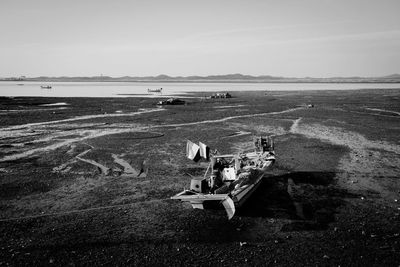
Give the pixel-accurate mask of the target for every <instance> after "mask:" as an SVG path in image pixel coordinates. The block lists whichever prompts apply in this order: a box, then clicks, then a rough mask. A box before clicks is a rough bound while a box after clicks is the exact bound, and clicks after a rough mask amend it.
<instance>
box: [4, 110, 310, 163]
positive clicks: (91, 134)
mask: <svg viewBox="0 0 400 267" xmlns="http://www.w3.org/2000/svg"><path fill="white" fill-rule="evenodd" d="M299 109H303V107H297V108H291V109H287V110H283V111H273V112H265V113H256V114H246V115H237V116H230V117H225V118H221V119H215V120H205V121H196V122H187V123H175V124H164V125H153V126H151V128H152V129H154V128H169V127H181V126H192V125H198V124H208V123H220V122H225V121H228V120H232V119H238V118H251V117H257V116H266V115H278V114H284V113H289V112H293V111H296V110H299ZM162 110H164V109H151V110H145V111H139V112H133V113H128V114H127V113H125V114H102V115H90V116H81V117H75V118H71V119H65V120H59V121H50V122H40V123H32V124H24V125H18V126H11V127H8V128H3V129H0V140H1V137H2V136H4V135H3V133H4V132H9V135H10V136H12V135H13V134H15V132H14V133H13V132H12V131H13V130H17V131H18V130H21V129H24V128H30V127H32V126H33V127H35V126H43V125H48V124H57V123H60V122H61V123H63V122H69V121H76V120H86V119H90V118H100V117H119V116H133V115H140V114H144V113H149V112H155V111H162ZM146 129H148V126H139V125H137V126H136V127H135V128H133V129H132V128H127V129H115V128H103V129H97V130H86V131H85V132H84V133H85V134H86V136H81V137H77V138H71V139H67V140H65V141H62V142H58V143H55V144H52V145H48V146H45V147H39V148H35V149H31V150H28V151H24V152H21V153H17V154H13V155H8V156H5V157H3V158H0V162H6V161H14V160H18V159H22V158H26V157H29V156H32V155H34V154H39V153H43V152H47V151H52V150H55V149H58V148H60V147H63V146H66V145H70V144H72V143H76V142H82V141H85V140H88V139H92V138H96V137H101V136H106V135H112V134H119V133H130V132H139V131H145V130H146ZM18 132H19V131H18ZM19 133H20V132H19ZM26 134H31V131H30V130H29V131H27V132H26ZM68 134H71V133H68ZM80 134H82V133H80ZM22 136H23V135H22ZM43 140H44V139H43ZM46 140H48V141H50V140H51V137H49V138H46Z"/></svg>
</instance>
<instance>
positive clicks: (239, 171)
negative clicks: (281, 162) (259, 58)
mask: <svg viewBox="0 0 400 267" xmlns="http://www.w3.org/2000/svg"><path fill="white" fill-rule="evenodd" d="M254 144H255V151H253V152H248V153H239V154H237V155H234V154H229V155H218V153H214V155H209V153H208V152H207V151H209V149H208V147H207V146H206V145H204V144H202V143H199V145H197V144H194V143H192V142H191V141H188V143H187V147H186V152H187V156H188V158H189V159H192V160H195V161H196V160H198V159H199V158H201V157H203V158H205V159H207V158H209V160H210V164H209V166H208V168H207V170H206V173H205V174H204V176H203V177H193V178H192V180H191V183H190V189H185V190H183V191H182V192H180V193H178V194H176V195H174V196H172V197H171V199H176V200H181V201H184V202H189V203H190V204H191V205H192V207H193V208H195V209H209V208H211V209H214V208H224V209H225V211H226V212H227V215H228V219H231V218H232V217H233V216H234V215H235V212H236V209H238V208H240V207H241V206H242V205H243V204H244V203H245V202H246V200H247V199H248V198H249V197H250V196H251V194H252V193H253V192H254V191H255V190H256V189H257V188H258V186H259V185H260V183H261V180H262V178H263V176H264V175H265V174H266V172H267V171H268V170H270V169H271V168H272V166H273V164H274V163H275V153H274V144H273V140H272V139H271V138H270V137H259V138H255V140H254Z"/></svg>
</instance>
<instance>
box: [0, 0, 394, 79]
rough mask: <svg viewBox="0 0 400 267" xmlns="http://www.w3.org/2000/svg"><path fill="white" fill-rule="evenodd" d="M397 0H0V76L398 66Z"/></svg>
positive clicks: (324, 72) (308, 72)
mask: <svg viewBox="0 0 400 267" xmlns="http://www.w3.org/2000/svg"><path fill="white" fill-rule="evenodd" d="M399 14H400V0H379V1H378V0H376V1H371V0H275V1H272V0H270V1H267V0H265V1H262V0H259V1H256V0H246V1H245V0H241V1H235V0H230V1H219V0H211V1H209V0H198V1H190V0H182V1H177V0H159V1H157V0H143V1H139V0H136V1H134V0H132V1H128V0H126V1H124V0H93V1H89V0H76V1H75V0H65V1H58V0H46V1H45V0H25V1H22V0H0V77H5V76H19V75H26V76H40V75H46V76H63V75H66V76H81V75H82V76H83V75H85V76H86V75H87V76H92V75H100V74H103V75H109V76H124V75H130V76H145V75H158V74H167V75H172V76H179V75H182V76H187V75H210V74H228V73H243V74H250V75H264V74H266V75H275V76H290V77H305V76H313V77H332V76H380V75H387V74H393V73H400V15H399Z"/></svg>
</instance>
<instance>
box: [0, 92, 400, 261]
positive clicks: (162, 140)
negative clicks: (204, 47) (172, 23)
mask: <svg viewBox="0 0 400 267" xmlns="http://www.w3.org/2000/svg"><path fill="white" fill-rule="evenodd" d="M204 95H205V93H193V94H192V95H190V98H188V99H187V105H183V106H163V107H162V108H160V107H157V106H156V105H155V103H156V102H157V100H158V99H149V98H32V97H18V98H6V97H2V98H0V122H1V127H0V209H1V213H0V231H1V236H0V243H1V247H0V265H47V264H54V265H68V264H75V265H87V264H95V265H110V264H112V265H128V264H129V265H139V264H140V265H146V266H154V265H168V266H171V265H231V266H232V265H234V266H236V265H280V266H287V265H332V266H333V265H334V266H337V265H341V266H349V265H375V266H382V265H386V266H397V265H398V264H399V262H400V257H399V255H400V236H399V233H400V230H399V229H400V228H399V221H400V182H399V178H400V176H399V174H400V140H399V138H398V136H399V135H400V128H399V125H400V115H399V113H400V105H399V104H400V90H396V89H394V90H386V89H385V90H354V91H302V92H232V95H233V96H234V98H232V99H204V98H203V96H204ZM59 103H62V104H63V105H62V107H58V105H59ZM307 104H314V107H313V108H308V107H307ZM252 134H254V135H261V134H262V135H272V136H274V140H275V144H276V147H275V149H276V154H277V163H276V165H275V168H274V170H273V171H272V172H271V173H269V174H268V175H266V176H265V177H264V179H263V182H262V184H261V186H260V187H259V189H258V190H257V191H256V192H255V193H254V194H253V195H252V197H251V198H250V199H249V200H248V202H247V203H246V205H245V206H244V207H243V208H242V209H240V210H239V211H238V214H237V216H235V217H234V218H233V219H232V220H230V221H228V220H227V218H226V214H225V213H224V211H222V210H211V211H203V210H194V209H192V208H191V207H190V206H188V205H186V204H183V203H181V202H177V201H172V200H170V199H169V198H170V197H171V196H172V195H174V194H175V193H177V192H179V191H181V190H182V188H187V187H188V186H189V183H190V177H191V176H200V175H203V173H204V172H205V170H206V168H207V163H206V162H202V163H193V162H191V161H189V160H188V159H186V158H185V143H186V140H187V139H189V140H192V141H195V142H197V141H201V142H203V143H206V144H208V145H209V146H210V147H211V148H213V149H218V151H220V152H221V153H237V152H240V151H243V150H247V149H251V148H252V138H251V135H252Z"/></svg>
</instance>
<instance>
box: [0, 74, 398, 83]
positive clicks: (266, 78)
mask: <svg viewBox="0 0 400 267" xmlns="http://www.w3.org/2000/svg"><path fill="white" fill-rule="evenodd" d="M0 81H40V82H235V83H238V82H243V83H400V74H392V75H388V76H382V77H329V78H313V77H304V78H292V77H275V76H270V75H262V76H252V75H243V74H227V75H210V76H185V77H183V76H176V77H171V76H168V75H164V74H162V75H158V76H145V77H134V76H123V77H110V76H92V77H83V76H82V77H66V76H62V77H47V76H40V77H25V76H22V77H18V78H15V77H11V78H0Z"/></svg>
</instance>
